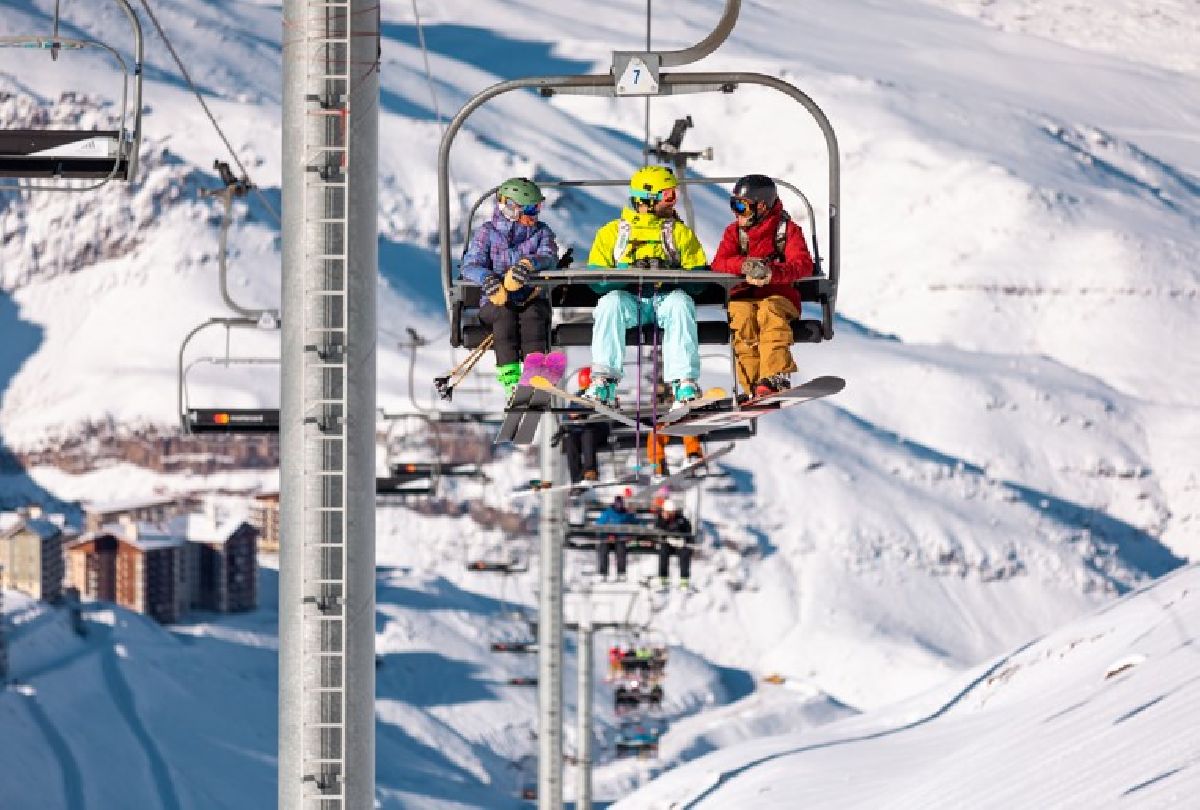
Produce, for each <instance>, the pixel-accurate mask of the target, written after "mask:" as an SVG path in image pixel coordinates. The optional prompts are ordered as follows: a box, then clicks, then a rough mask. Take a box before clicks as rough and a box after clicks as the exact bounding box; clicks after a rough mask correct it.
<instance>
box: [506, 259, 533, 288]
mask: <svg viewBox="0 0 1200 810" xmlns="http://www.w3.org/2000/svg"><path fill="white" fill-rule="evenodd" d="M532 275H533V262H531V261H529V259H521V260H520V261H519V262H517V263H516V264H514V265H513V266H512V267H510V268H508V272H507V273H505V274H504V288H505V289H506V290H508V291H509V292H516V291H517V290H519V289H521V288H522V287H524V286H525V285H526V284H528V283H529V277H530V276H532Z"/></svg>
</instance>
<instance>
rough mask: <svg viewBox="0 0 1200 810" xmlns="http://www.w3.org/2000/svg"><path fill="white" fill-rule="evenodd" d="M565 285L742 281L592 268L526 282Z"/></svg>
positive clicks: (697, 273) (693, 273)
mask: <svg viewBox="0 0 1200 810" xmlns="http://www.w3.org/2000/svg"><path fill="white" fill-rule="evenodd" d="M564 281H566V282H577V283H581V284H583V283H588V282H594V281H620V282H624V283H626V284H633V283H636V282H639V281H650V282H671V283H674V282H678V283H680V284H696V283H705V284H720V285H721V286H723V287H736V286H737V285H739V284H741V283H742V282H743V281H744V279H743V278H742V277H741V276H735V275H731V274H730V273H717V272H714V271H712V270H647V269H642V268H639V267H618V268H608V267H605V268H595V267H575V268H568V269H565V270H547V271H546V272H544V273H539V274H538V275H536V276H533V277H531V278H530V279H529V281H528V283H529V284H530V285H532V286H553V285H557V284H561V283H563V282H564Z"/></svg>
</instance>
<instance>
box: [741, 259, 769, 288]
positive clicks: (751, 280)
mask: <svg viewBox="0 0 1200 810" xmlns="http://www.w3.org/2000/svg"><path fill="white" fill-rule="evenodd" d="M742 275H744V276H745V277H746V283H747V284H752V285H754V286H755V287H762V286H763V285H765V284H768V283H770V281H771V266H770V265H769V264H767V262H766V261H765V260H764V259H746V260H745V261H743V262H742Z"/></svg>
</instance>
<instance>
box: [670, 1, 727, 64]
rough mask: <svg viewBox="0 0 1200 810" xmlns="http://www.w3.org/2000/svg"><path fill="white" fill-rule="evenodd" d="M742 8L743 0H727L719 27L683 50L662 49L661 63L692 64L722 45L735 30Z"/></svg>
mask: <svg viewBox="0 0 1200 810" xmlns="http://www.w3.org/2000/svg"><path fill="white" fill-rule="evenodd" d="M741 10H742V0H725V11H723V12H722V13H721V19H720V20H718V21H717V27H716V28H714V29H713V30H712V32H711V33H710V34H709V35H708V36H706V37H705V38H704V39H702V40H700V41H699V42H697V43H696V44H695V45H693V46H692V47H690V48H684V49H683V50H681V51H660V52H659V54H660V56H661V57H662V62H661V63H660V64H661V65H662V66H663V67H679V66H680V65H690V64H691V63H692V62H699V61H700V60H701V59H703V58H704V57H706V56H708V55H709V54H710V53H712V52H713V51H715V50H716V49H717V48H719V47H721V43H723V42H724V41H725V40H727V39H729V34H730V33H731V32H732V31H733V27H734V25H736V24H737V19H738V14H739V13H740V12H741Z"/></svg>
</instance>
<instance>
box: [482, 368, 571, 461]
mask: <svg viewBox="0 0 1200 810" xmlns="http://www.w3.org/2000/svg"><path fill="white" fill-rule="evenodd" d="M566 371H567V356H566V355H565V354H563V353H562V352H550V353H549V354H542V353H540V352H531V353H529V354H527V355H526V356H525V362H524V364H523V365H522V366H521V380H520V382H518V383H517V387H516V389H515V390H514V391H513V395H512V399H511V400H510V401H509V403H508V408H507V409H506V411H505V414H504V421H503V422H502V423H501V424H500V430H499V432H498V433H497V434H496V442H497V443H499V442H512V443H513V444H522V445H524V444H532V443H533V440H534V438H535V437H536V436H537V429H538V425H539V424H540V423H541V421H542V414H543V413H545V412H546V410H547V409H549V407H550V403H551V401H552V399H553V396H552V395H551V394H549V393H547V392H546V391H544V390H542V389H539V388H535V387H533V386H532V385H530V380H532V379H535V378H536V379H539V380H546V381H550V380H553V381H554V382H555V383H558V382H559V381H560V380H562V376H563V374H565V373H566Z"/></svg>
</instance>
